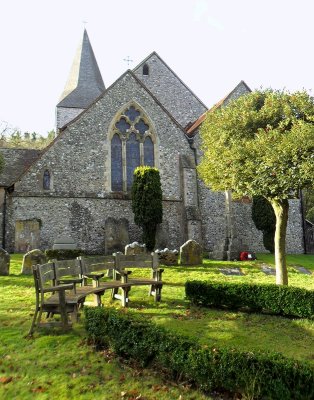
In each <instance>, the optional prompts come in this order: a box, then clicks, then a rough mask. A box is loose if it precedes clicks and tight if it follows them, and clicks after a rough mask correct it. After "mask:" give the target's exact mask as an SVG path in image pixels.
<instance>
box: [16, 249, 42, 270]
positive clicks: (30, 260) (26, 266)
mask: <svg viewBox="0 0 314 400" xmlns="http://www.w3.org/2000/svg"><path fill="white" fill-rule="evenodd" d="M46 262H47V257H46V255H45V253H43V252H42V251H41V250H39V249H34V250H31V251H29V252H28V253H26V254H24V257H23V262H22V270H21V274H22V275H31V274H32V273H33V272H32V271H33V270H32V266H33V265H36V264H45V263H46Z"/></svg>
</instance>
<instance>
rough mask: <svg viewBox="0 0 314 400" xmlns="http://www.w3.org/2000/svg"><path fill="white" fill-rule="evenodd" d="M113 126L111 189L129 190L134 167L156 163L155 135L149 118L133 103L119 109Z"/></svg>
mask: <svg viewBox="0 0 314 400" xmlns="http://www.w3.org/2000/svg"><path fill="white" fill-rule="evenodd" d="M112 127H113V132H112V133H111V190H112V191H128V190H130V189H131V186H132V182H133V172H134V169H135V168H136V167H138V166H139V165H149V166H151V167H153V166H155V156H154V152H155V146H154V143H155V135H154V133H153V132H152V129H151V125H150V123H149V122H148V118H147V117H146V116H145V115H144V113H143V111H142V110H140V109H139V107H137V106H135V105H131V106H129V107H127V108H126V109H125V110H124V111H123V112H122V113H120V114H119V116H118V118H117V119H116V120H115V121H114V123H113V124H112Z"/></svg>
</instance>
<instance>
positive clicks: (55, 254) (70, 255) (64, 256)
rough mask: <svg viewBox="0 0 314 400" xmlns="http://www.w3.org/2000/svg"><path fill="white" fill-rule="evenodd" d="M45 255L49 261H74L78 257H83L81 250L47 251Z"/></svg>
mask: <svg viewBox="0 0 314 400" xmlns="http://www.w3.org/2000/svg"><path fill="white" fill-rule="evenodd" d="M45 254H46V256H47V258H48V259H49V260H73V259H74V258H76V257H79V256H83V255H84V252H83V251H82V250H81V249H58V250H52V249H48V250H45Z"/></svg>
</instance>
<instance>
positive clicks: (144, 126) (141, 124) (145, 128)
mask: <svg viewBox="0 0 314 400" xmlns="http://www.w3.org/2000/svg"><path fill="white" fill-rule="evenodd" d="M135 129H136V130H138V131H139V133H140V134H142V135H144V133H145V132H146V131H148V129H149V126H148V125H147V124H145V122H144V121H143V120H142V119H140V121H139V122H138V123H137V124H135Z"/></svg>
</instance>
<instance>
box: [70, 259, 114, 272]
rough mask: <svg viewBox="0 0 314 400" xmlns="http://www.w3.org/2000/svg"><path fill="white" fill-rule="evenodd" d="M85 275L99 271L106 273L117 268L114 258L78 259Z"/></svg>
mask: <svg viewBox="0 0 314 400" xmlns="http://www.w3.org/2000/svg"><path fill="white" fill-rule="evenodd" d="M78 262H79V263H80V265H81V269H82V273H83V274H90V273H92V272H97V271H106V270H110V269H114V268H115V258H114V257H113V256H94V257H82V256H81V257H78Z"/></svg>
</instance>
